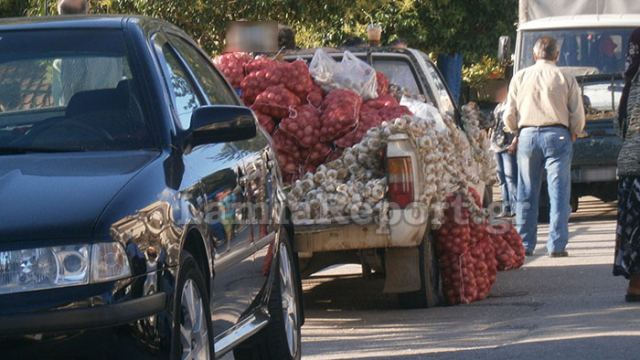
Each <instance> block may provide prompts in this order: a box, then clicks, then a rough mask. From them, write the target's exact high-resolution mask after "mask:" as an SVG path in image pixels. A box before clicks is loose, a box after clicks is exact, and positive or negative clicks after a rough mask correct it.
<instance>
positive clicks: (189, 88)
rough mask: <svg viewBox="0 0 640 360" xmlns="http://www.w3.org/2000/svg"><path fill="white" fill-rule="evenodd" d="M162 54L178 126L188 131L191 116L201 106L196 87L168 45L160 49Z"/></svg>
mask: <svg viewBox="0 0 640 360" xmlns="http://www.w3.org/2000/svg"><path fill="white" fill-rule="evenodd" d="M162 54H163V55H164V58H165V61H166V63H167V67H168V68H169V75H170V77H171V78H170V79H169V80H170V81H169V85H170V88H171V89H170V91H171V97H172V98H173V102H174V104H175V107H176V112H177V113H178V119H179V121H180V126H181V127H182V128H183V129H188V128H189V126H190V125H191V114H192V113H193V111H194V110H195V109H197V108H198V107H199V106H200V105H201V104H200V100H199V99H198V95H197V93H196V90H195V89H196V87H195V85H194V84H193V82H192V80H191V78H189V75H188V73H187V70H186V69H185V68H184V66H183V65H182V63H181V62H180V59H179V58H178V56H177V55H176V53H175V52H174V50H173V48H171V46H170V45H169V44H165V45H164V46H163V47H162Z"/></svg>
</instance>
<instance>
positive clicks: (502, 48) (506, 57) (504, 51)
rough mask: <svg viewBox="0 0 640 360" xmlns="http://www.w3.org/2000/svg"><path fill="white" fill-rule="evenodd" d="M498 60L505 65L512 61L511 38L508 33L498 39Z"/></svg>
mask: <svg viewBox="0 0 640 360" xmlns="http://www.w3.org/2000/svg"><path fill="white" fill-rule="evenodd" d="M498 61H499V62H500V63H501V64H503V65H506V64H509V63H511V38H510V37H509V36H507V35H503V36H500V39H498Z"/></svg>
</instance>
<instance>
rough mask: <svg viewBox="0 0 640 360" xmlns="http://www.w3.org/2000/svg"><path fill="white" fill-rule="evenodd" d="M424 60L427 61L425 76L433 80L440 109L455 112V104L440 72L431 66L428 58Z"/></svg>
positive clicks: (447, 112) (446, 112)
mask: <svg viewBox="0 0 640 360" xmlns="http://www.w3.org/2000/svg"><path fill="white" fill-rule="evenodd" d="M425 62H426V63H427V77H428V78H429V80H430V81H432V82H433V85H434V87H435V90H436V92H437V93H436V96H437V97H438V103H439V104H440V111H441V112H443V113H445V114H449V115H453V114H455V112H456V106H455V105H454V103H453V100H451V96H450V95H449V90H447V85H445V83H444V81H442V78H440V73H439V72H438V71H437V70H436V68H435V66H433V64H432V63H431V62H430V61H428V59H427V61H425Z"/></svg>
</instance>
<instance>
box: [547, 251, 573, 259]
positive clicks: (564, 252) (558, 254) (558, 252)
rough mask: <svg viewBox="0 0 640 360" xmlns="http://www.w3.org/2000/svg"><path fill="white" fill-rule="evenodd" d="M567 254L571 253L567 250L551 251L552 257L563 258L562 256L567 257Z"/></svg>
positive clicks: (550, 255)
mask: <svg viewBox="0 0 640 360" xmlns="http://www.w3.org/2000/svg"><path fill="white" fill-rule="evenodd" d="M567 256H569V253H568V252H566V251H554V252H551V253H549V257H550V258H561V257H567Z"/></svg>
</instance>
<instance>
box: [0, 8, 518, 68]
mask: <svg viewBox="0 0 640 360" xmlns="http://www.w3.org/2000/svg"><path fill="white" fill-rule="evenodd" d="M5 3H7V4H8V3H13V4H21V3H22V4H26V6H24V8H21V7H20V6H17V7H13V8H9V10H5V6H4V5H0V11H2V13H0V15H2V16H7V15H6V14H7V11H9V12H10V11H14V12H18V13H14V15H42V14H43V12H44V11H43V10H44V6H43V4H44V0H0V4H5ZM91 3H92V9H93V10H92V11H93V12H94V13H127V14H143V15H149V16H154V17H160V18H163V19H166V20H168V21H170V22H172V23H175V24H176V25H178V26H180V27H181V28H183V29H185V30H186V31H187V32H188V33H190V34H191V35H192V36H193V37H194V38H195V39H196V40H197V41H198V42H199V43H200V44H201V45H202V46H203V47H204V48H205V49H207V50H209V51H211V52H216V51H220V50H221V49H222V47H223V40H224V30H225V28H226V27H227V25H228V24H229V22H230V21H234V20H241V19H247V20H275V21H278V22H280V23H285V24H288V25H290V26H292V27H293V28H294V30H296V32H297V40H298V44H299V46H301V47H317V46H336V45H340V44H341V43H342V42H343V41H344V40H345V39H346V38H347V37H349V36H352V35H357V36H362V37H363V38H364V37H365V34H366V26H367V24H368V23H370V22H371V21H374V22H379V23H381V24H383V27H384V32H383V43H384V42H387V41H390V40H393V39H395V38H397V37H401V38H403V39H406V40H407V42H408V43H409V44H410V46H412V47H416V48H420V49H423V50H426V51H428V52H440V53H442V52H454V51H455V52H462V53H463V54H464V55H465V59H466V60H467V61H476V60H479V59H481V57H482V56H483V55H485V54H493V52H494V51H495V49H496V42H497V39H498V36H500V35H504V34H508V35H513V34H514V32H515V23H516V21H517V10H518V2H517V0H348V1H347V0H323V1H306V0H305V1H303V0H180V1H177V0H173V1H168V0H91ZM49 6H50V8H51V10H54V9H55V0H49Z"/></svg>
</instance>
